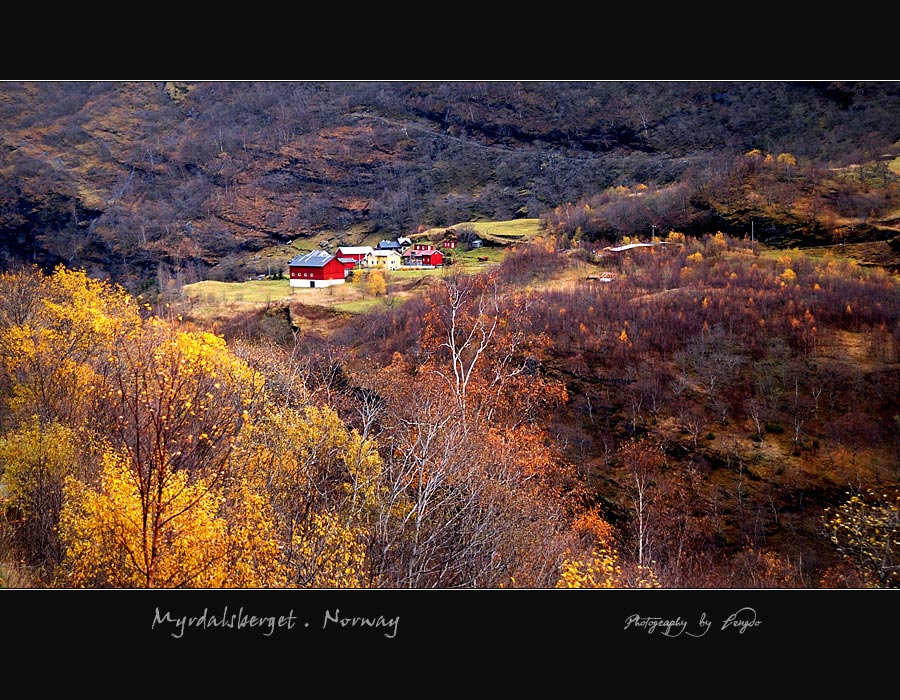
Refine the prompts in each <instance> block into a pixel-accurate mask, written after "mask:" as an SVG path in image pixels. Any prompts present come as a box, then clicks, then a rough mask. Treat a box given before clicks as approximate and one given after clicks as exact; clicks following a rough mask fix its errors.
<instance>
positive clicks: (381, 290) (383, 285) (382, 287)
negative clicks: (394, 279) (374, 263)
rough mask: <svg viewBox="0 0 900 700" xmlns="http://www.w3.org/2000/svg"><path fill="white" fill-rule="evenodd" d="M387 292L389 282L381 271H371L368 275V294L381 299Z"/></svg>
mask: <svg viewBox="0 0 900 700" xmlns="http://www.w3.org/2000/svg"><path fill="white" fill-rule="evenodd" d="M385 292H387V280H386V279H385V277H384V272H382V271H381V270H377V269H376V270H370V271H369V272H367V273H366V293H367V294H369V295H370V296H373V297H380V296H382V295H384V294H385Z"/></svg>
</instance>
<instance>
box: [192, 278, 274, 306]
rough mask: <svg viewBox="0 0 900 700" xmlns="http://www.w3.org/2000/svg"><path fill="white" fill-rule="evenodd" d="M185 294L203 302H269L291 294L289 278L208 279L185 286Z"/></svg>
mask: <svg viewBox="0 0 900 700" xmlns="http://www.w3.org/2000/svg"><path fill="white" fill-rule="evenodd" d="M184 294H185V295H186V296H187V297H189V298H190V299H193V300H196V301H202V302H210V303H215V302H224V303H228V302H241V301H246V302H253V303H268V302H272V301H279V300H281V299H285V298H287V297H290V296H291V287H290V284H289V282H288V280H287V279H281V280H251V281H249V282H216V281H214V280H207V281H205V282H196V283H194V284H186V285H185V286H184Z"/></svg>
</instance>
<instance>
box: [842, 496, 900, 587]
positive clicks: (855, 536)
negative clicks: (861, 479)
mask: <svg viewBox="0 0 900 700" xmlns="http://www.w3.org/2000/svg"><path fill="white" fill-rule="evenodd" d="M848 496H849V498H848V499H847V500H846V501H844V502H843V503H841V504H840V505H839V506H837V507H836V508H826V510H825V531H826V533H827V534H828V537H829V539H830V540H831V542H832V543H833V544H834V546H835V547H836V548H837V550H838V552H840V553H841V555H842V556H843V557H844V558H845V559H847V560H849V561H852V562H855V564H856V565H857V566H858V567H859V568H860V569H861V570H862V571H864V572H866V573H867V574H868V575H869V577H870V578H871V579H872V580H873V582H875V585H877V586H879V587H883V588H896V587H897V586H898V585H900V561H898V552H900V496H897V495H895V496H893V497H890V496H888V495H887V494H877V493H875V492H873V491H871V490H867V491H865V492H860V493H852V494H848Z"/></svg>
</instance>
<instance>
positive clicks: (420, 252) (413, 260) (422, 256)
mask: <svg viewBox="0 0 900 700" xmlns="http://www.w3.org/2000/svg"><path fill="white" fill-rule="evenodd" d="M403 264H404V265H405V266H407V267H440V266H441V265H443V264H444V254H443V253H442V252H441V251H439V250H437V249H435V248H433V247H432V246H430V245H423V244H421V243H417V244H416V245H415V246H413V247H412V248H410V249H409V250H407V251H406V252H405V253H404V254H403Z"/></svg>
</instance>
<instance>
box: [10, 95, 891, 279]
mask: <svg viewBox="0 0 900 700" xmlns="http://www.w3.org/2000/svg"><path fill="white" fill-rule="evenodd" d="M898 112H900V86H898V84H897V83H893V82H850V83H830V82H806V83H803V82H779V81H771V82H769V81H758V82H752V81H751V82H690V81H684V82H679V81H675V82H655V81H643V82H642V81H636V82H618V81H597V82H565V81H562V82H548V81H535V82H528V81H495V82H462V81H461V82H377V81H375V82H371V81H370V82H352V81H335V82H311V81H295V82H249V81H237V82H200V83H180V82H175V81H171V82H118V81H112V82H102V81H101V82H53V81H37V82H3V83H0V119H2V123H3V126H4V128H3V130H2V134H0V149H2V152H3V160H2V167H0V264H2V265H3V266H4V267H8V266H9V265H11V264H13V263H15V262H17V261H22V260H24V261H27V262H35V263H37V264H39V265H40V266H42V267H43V268H44V269H46V270H50V269H52V267H53V266H54V265H55V264H57V263H60V262H62V263H65V264H66V265H68V266H71V267H79V268H84V269H87V270H88V271H89V272H90V273H91V274H92V275H94V276H101V277H109V278H111V279H113V280H114V281H116V282H120V283H122V284H124V285H125V286H126V287H127V288H128V289H129V290H131V291H133V292H138V291H143V292H152V291H153V290H154V289H155V287H156V280H157V277H158V274H159V273H160V272H161V271H162V272H164V273H165V274H166V275H177V276H179V277H180V278H181V279H185V280H188V281H196V280H198V279H208V278H211V279H221V280H234V279H242V278H244V277H246V276H248V275H250V274H257V273H261V272H262V273H265V272H267V269H266V265H265V263H263V262H260V260H259V258H258V253H259V251H261V250H266V249H269V248H270V247H271V246H273V245H276V246H277V245H281V244H284V243H286V242H289V241H294V240H297V239H301V240H311V241H317V240H318V239H319V238H321V237H323V236H328V237H336V238H337V239H339V242H343V243H345V244H354V243H359V242H362V241H365V240H368V239H375V240H377V239H378V238H379V237H395V236H397V235H404V234H407V233H409V232H412V231H414V230H417V229H418V228H420V227H438V226H448V225H451V224H455V223H458V222H461V221H472V220H479V219H490V220H505V219H511V218H516V217H532V218H536V217H545V216H546V217H549V219H550V220H551V223H553V224H554V225H556V226H557V227H559V228H560V230H564V231H566V232H567V233H568V234H569V235H571V236H584V237H587V238H589V239H590V238H595V239H610V240H615V239H617V238H621V237H623V236H636V235H644V236H649V235H651V234H652V233H653V232H657V231H661V232H663V233H665V232H667V231H669V230H677V231H681V232H684V233H687V234H698V235H702V234H703V233H707V232H714V231H716V230H721V231H723V232H725V233H728V234H731V235H736V236H742V235H749V234H750V233H751V231H752V232H753V233H754V234H755V236H756V237H757V238H758V239H759V240H762V241H766V242H771V243H773V244H777V245H791V244H798V243H800V244H805V243H813V242H822V241H828V242H830V241H831V239H832V238H833V237H834V236H839V237H842V239H846V240H875V239H877V240H889V239H891V238H894V237H895V236H896V212H895V210H896V203H897V202H896V200H897V183H896V175H895V173H894V170H893V169H892V167H893V159H894V158H895V157H896V156H897V154H898V151H900V147H898V145H897V140H898V138H900V123H898V120H897V116H896V115H897V114H898ZM748 154H749V155H748ZM638 191H639V192H641V193H642V195H643V196H641V197H635V196H631V195H633V194H634V193H636V192H638ZM626 195H628V196H626ZM560 207H564V208H565V207H568V208H567V209H564V210H560V209H559V208H560ZM313 245H315V242H313Z"/></svg>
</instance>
